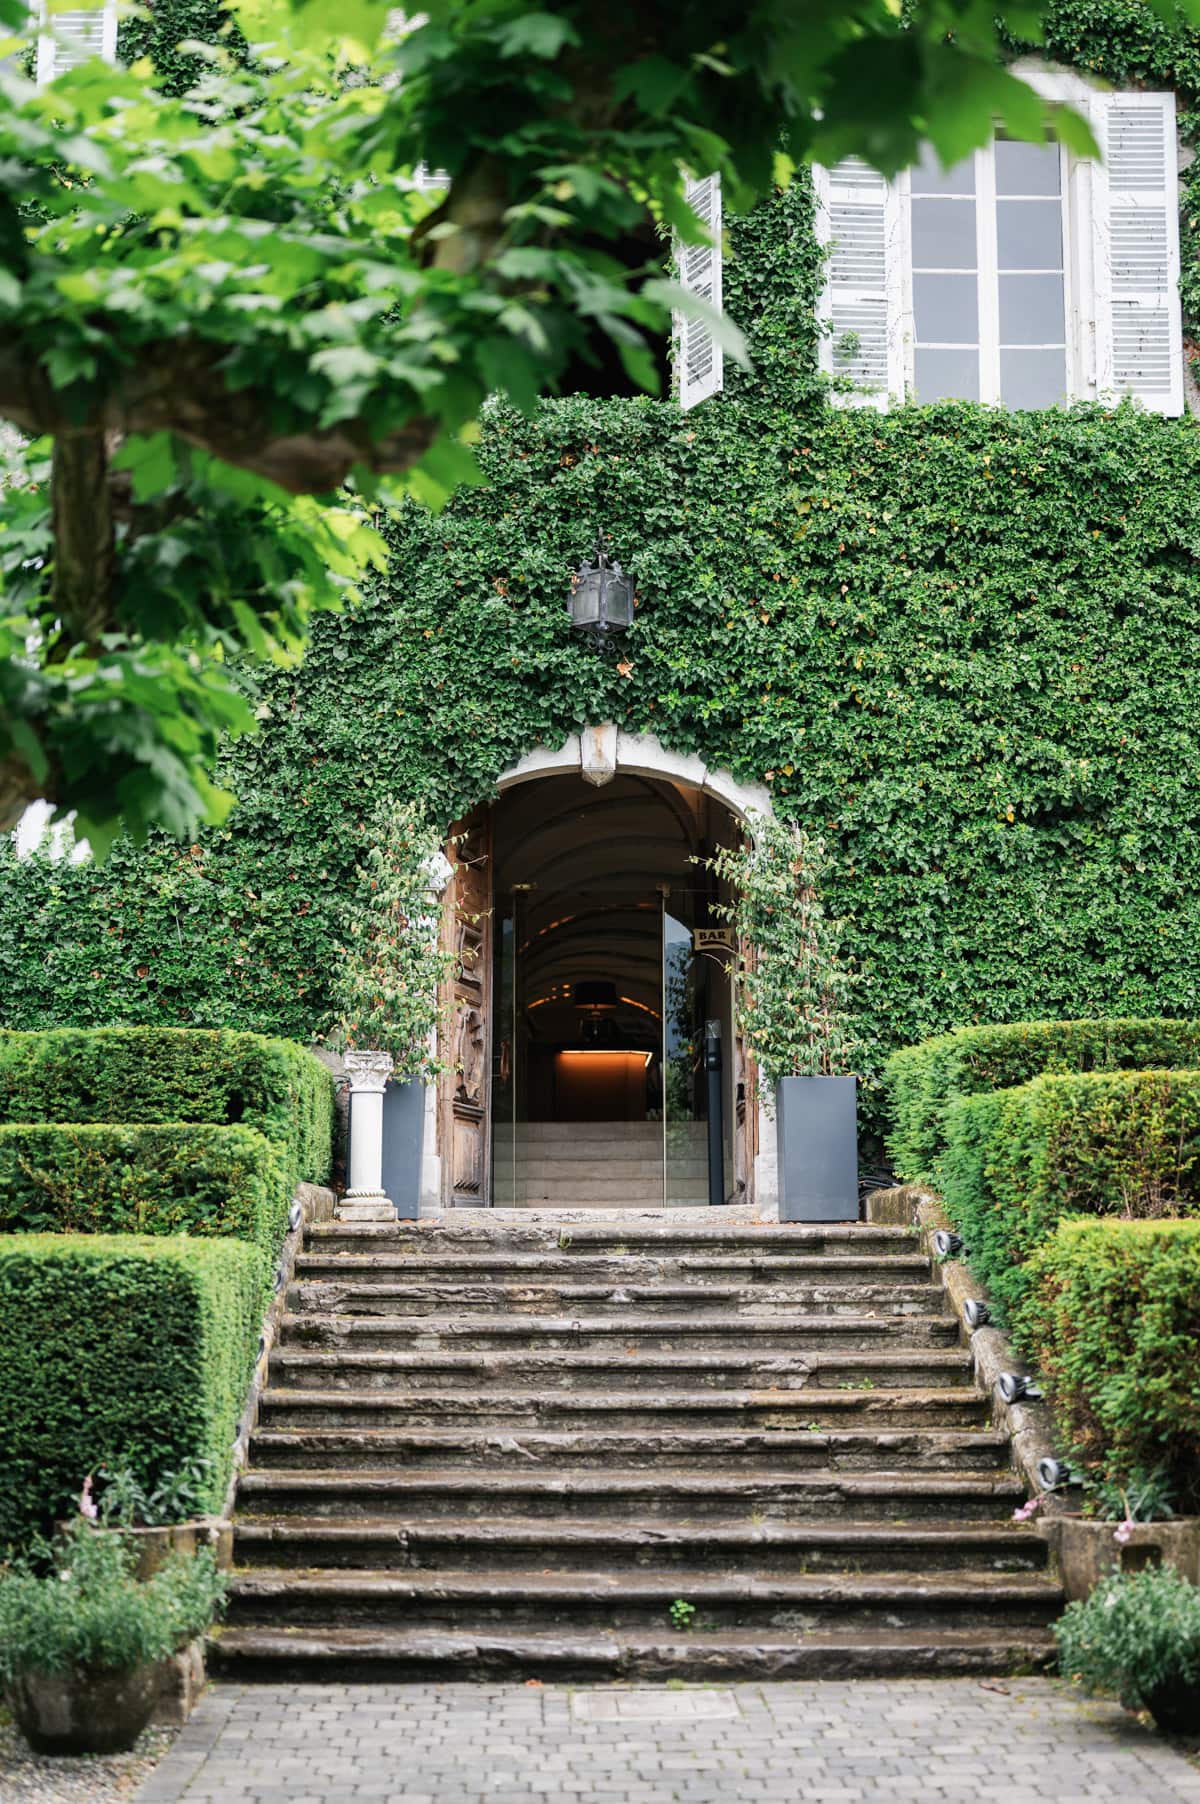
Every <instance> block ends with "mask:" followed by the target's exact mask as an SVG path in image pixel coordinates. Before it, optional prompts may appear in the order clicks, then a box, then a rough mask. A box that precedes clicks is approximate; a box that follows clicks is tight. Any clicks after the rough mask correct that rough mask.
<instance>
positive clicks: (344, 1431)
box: [250, 1427, 1009, 1483]
mask: <svg viewBox="0 0 1200 1804" xmlns="http://www.w3.org/2000/svg"><path fill="white" fill-rule="evenodd" d="M1008 1448H1009V1443H1008V1437H1007V1435H1004V1434H999V1433H997V1432H996V1431H995V1430H993V1429H985V1428H976V1429H970V1428H966V1429H964V1428H943V1429H937V1428H935V1429H918V1428H912V1429H908V1430H903V1429H901V1430H892V1431H886V1430H879V1429H839V1430H835V1431H833V1432H830V1431H828V1430H823V1429H819V1428H814V1429H811V1430H809V1429H785V1428H774V1429H771V1428H768V1429H749V1430H746V1429H739V1428H712V1429H705V1428H687V1429H675V1430H671V1429H660V1430H657V1431H656V1430H653V1429H649V1428H641V1429H629V1430H625V1431H623V1432H622V1431H621V1430H609V1431H605V1430H602V1429H595V1428H584V1429H578V1430H576V1431H574V1432H572V1431H570V1430H562V1429H559V1430H554V1429H549V1430H547V1429H542V1428H532V1429H529V1428H527V1429H515V1430H514V1429H504V1428H500V1429H496V1428H490V1429H489V1428H483V1429H471V1428H463V1427H455V1428H311V1429H307V1430H300V1429H286V1428H266V1429H259V1430H258V1432H257V1433H256V1434H255V1435H254V1437H253V1440H252V1442H251V1450H250V1457H251V1460H252V1462H253V1464H254V1465H255V1467H256V1468H258V1469H260V1470H261V1469H266V1468H271V1469H275V1470H281V1469H285V1468H286V1469H287V1470H303V1469H306V1468H314V1469H316V1470H319V1471H328V1472H332V1471H351V1472H374V1471H377V1470H380V1469H381V1468H382V1469H385V1470H396V1469H403V1470H404V1471H405V1472H415V1471H420V1470H423V1469H424V1468H426V1467H428V1466H437V1467H447V1468H454V1469H455V1470H458V1469H459V1468H462V1467H469V1468H472V1469H474V1470H476V1471H477V1472H478V1473H479V1474H480V1476H481V1477H488V1476H490V1475H491V1474H492V1473H493V1472H497V1471H507V1472H512V1471H514V1470H520V1468H521V1466H522V1464H523V1463H527V1462H533V1463H536V1465H537V1466H538V1468H539V1469H540V1470H542V1471H545V1472H553V1471H556V1470H558V1469H559V1468H560V1467H562V1466H568V1467H571V1468H573V1469H575V1470H591V1469H601V1470H604V1471H608V1470H611V1469H612V1468H613V1467H618V1466H619V1467H621V1468H623V1469H624V1470H627V1471H636V1470H640V1469H641V1468H643V1467H650V1468H653V1469H654V1470H660V1469H661V1468H662V1467H663V1466H669V1467H676V1468H681V1469H687V1468H691V1469H693V1470H695V1471H696V1472H697V1473H700V1472H738V1473H741V1474H742V1476H743V1478H744V1479H745V1480H746V1481H747V1482H748V1483H752V1482H753V1479H754V1475H755V1474H756V1473H759V1472H765V1473H778V1472H800V1471H808V1470H814V1471H829V1472H877V1471H881V1470H882V1471H899V1470H901V1469H902V1470H904V1471H906V1472H910V1473H918V1472H954V1471H974V1472H978V1471H980V1470H982V1469H985V1468H986V1469H989V1470H991V1469H999V1468H1001V1467H1004V1468H1005V1469H1007V1468H1008V1465H1009V1460H1008Z"/></svg>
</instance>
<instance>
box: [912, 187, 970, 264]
mask: <svg viewBox="0 0 1200 1804" xmlns="http://www.w3.org/2000/svg"><path fill="white" fill-rule="evenodd" d="M912 240H913V268H914V269H974V267H975V203H974V201H969V200H914V201H913V204H912Z"/></svg>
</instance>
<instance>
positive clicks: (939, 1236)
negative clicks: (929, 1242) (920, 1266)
mask: <svg viewBox="0 0 1200 1804" xmlns="http://www.w3.org/2000/svg"><path fill="white" fill-rule="evenodd" d="M933 1250H934V1252H935V1253H936V1254H937V1256H938V1258H939V1259H955V1258H957V1257H958V1255H959V1253H962V1252H965V1250H966V1249H965V1248H964V1246H963V1243H962V1235H961V1234H952V1233H951V1232H950V1229H949V1228H939V1229H938V1231H937V1233H936V1234H935V1235H934V1237H933Z"/></svg>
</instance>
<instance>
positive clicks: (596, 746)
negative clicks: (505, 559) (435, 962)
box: [423, 722, 776, 1215]
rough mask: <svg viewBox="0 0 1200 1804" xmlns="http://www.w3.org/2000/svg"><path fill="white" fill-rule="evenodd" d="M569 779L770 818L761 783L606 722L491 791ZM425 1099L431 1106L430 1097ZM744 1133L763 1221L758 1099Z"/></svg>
mask: <svg viewBox="0 0 1200 1804" xmlns="http://www.w3.org/2000/svg"><path fill="white" fill-rule="evenodd" d="M571 775H575V776H578V777H582V778H583V779H584V780H585V781H586V782H588V783H589V784H591V785H593V786H594V787H595V788H597V789H599V788H604V787H605V786H606V785H608V784H609V783H611V782H612V781H613V779H614V778H616V777H618V776H623V777H638V778H642V779H648V780H650V781H651V782H655V781H657V782H658V783H662V784H664V785H671V784H675V785H679V786H681V787H682V788H684V789H687V790H691V791H693V792H698V793H699V794H700V795H703V796H705V797H708V798H710V799H711V800H713V801H715V802H717V803H720V804H721V805H722V806H723V808H724V809H726V810H728V812H729V813H730V814H731V815H733V816H734V817H735V818H736V819H737V820H738V821H739V822H741V823H743V824H744V825H745V826H746V827H747V828H748V830H750V831H751V832H752V831H753V823H754V818H755V816H756V815H761V816H770V815H771V814H772V813H773V807H772V800H771V796H770V793H769V791H768V790H767V789H766V788H765V787H763V786H762V785H757V784H745V783H741V782H739V781H738V780H737V779H736V778H735V777H734V776H733V775H732V773H731V772H730V771H728V770H726V769H723V768H720V767H714V766H710V765H709V764H707V763H706V762H705V760H704V759H703V758H701V757H699V756H698V755H696V754H694V753H692V754H680V753H676V752H673V751H671V750H669V749H668V748H667V747H666V746H664V745H663V744H662V743H661V742H660V741H659V740H658V739H657V738H656V737H655V736H654V735H653V734H649V733H628V732H626V731H624V730H623V729H622V728H620V727H618V726H617V725H616V724H615V723H612V722H606V723H602V724H600V725H597V726H589V727H585V728H584V729H582V731H581V732H579V733H577V734H571V735H570V736H569V737H568V738H567V739H566V740H565V741H564V742H563V744H561V745H560V746H557V747H551V746H545V745H543V746H537V747H535V748H534V749H533V750H532V751H531V752H529V753H527V754H526V755H525V756H524V757H522V758H520V759H519V760H517V761H516V762H515V763H513V764H512V765H510V766H509V767H508V768H507V769H506V770H505V771H503V772H502V773H501V774H500V775H499V777H498V778H497V782H496V788H497V791H498V792H499V794H500V795H501V796H503V795H504V794H505V793H506V792H509V791H511V790H513V789H514V788H516V787H518V786H521V785H525V784H528V783H533V782H536V781H538V780H539V779H544V778H554V777H565V776H571ZM448 901H451V899H450V898H448ZM429 1100H430V1104H431V1105H432V1101H433V1099H432V1096H431V1097H430V1099H429ZM448 1126H449V1124H448V1123H447V1122H443V1125H442V1129H441V1133H440V1135H438V1138H439V1139H440V1138H444V1137H445V1133H446V1131H447V1127H448ZM427 1130H428V1131H427V1137H426V1146H427V1149H428V1148H430V1147H431V1146H432V1145H433V1143H434V1140H435V1134H436V1132H437V1130H436V1129H435V1124H434V1121H433V1119H430V1120H429V1121H428V1123H427ZM451 1131H453V1130H452V1129H451ZM751 1131H752V1133H753V1142H752V1144H753V1146H754V1148H755V1153H756V1156H755V1158H754V1162H753V1186H754V1195H755V1201H756V1206H757V1208H758V1211H759V1213H760V1214H767V1215H770V1214H773V1213H774V1207H775V1201H776V1173H775V1147H774V1137H775V1136H774V1121H773V1120H772V1119H771V1118H770V1117H768V1115H767V1113H766V1111H765V1109H764V1108H763V1103H762V1096H761V1093H760V1094H759V1096H758V1097H757V1100H756V1107H755V1110H754V1119H753V1126H752V1130H751ZM749 1150H750V1149H749V1148H747V1151H749ZM437 1164H440V1161H437V1160H435V1162H434V1166H435V1167H436V1165H437ZM747 1175H749V1173H748V1174H747ZM436 1185H437V1172H436V1169H435V1168H431V1169H430V1171H429V1177H428V1183H427V1188H426V1186H423V1188H426V1195H427V1206H432V1205H433V1204H434V1201H435V1197H434V1195H433V1194H430V1193H431V1192H434V1191H435V1187H436Z"/></svg>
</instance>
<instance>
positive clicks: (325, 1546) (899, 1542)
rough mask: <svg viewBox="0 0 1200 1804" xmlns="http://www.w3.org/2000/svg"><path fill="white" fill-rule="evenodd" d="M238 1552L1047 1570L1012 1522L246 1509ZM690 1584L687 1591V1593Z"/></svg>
mask: <svg viewBox="0 0 1200 1804" xmlns="http://www.w3.org/2000/svg"><path fill="white" fill-rule="evenodd" d="M234 1557H235V1559H236V1561H237V1564H238V1566H239V1567H240V1568H242V1569H247V1568H249V1567H252V1566H253V1567H257V1566H260V1565H261V1566H272V1567H291V1568H301V1569H317V1568H322V1569H327V1570H328V1569H341V1570H345V1569H356V1568H373V1569H376V1570H379V1569H385V1568H386V1569H388V1570H399V1571H408V1570H412V1569H417V1570H422V1569H424V1568H428V1567H435V1568H439V1569H441V1570H443V1571H446V1570H454V1571H459V1570H475V1569H478V1568H484V1569H488V1570H496V1569H500V1568H503V1569H505V1570H508V1569H510V1568H513V1567H518V1568H525V1567H533V1568H534V1570H535V1571H544V1570H547V1569H549V1570H551V1571H555V1572H568V1571H580V1570H582V1571H603V1570H605V1569H606V1568H608V1567H617V1566H622V1567H625V1568H628V1567H630V1566H632V1567H634V1568H635V1569H641V1568H642V1567H651V1568H654V1569H655V1570H660V1569H662V1568H664V1567H670V1568H671V1570H673V1571H676V1572H678V1573H679V1575H680V1576H679V1579H678V1581H677V1582H678V1583H679V1584H680V1585H681V1586H684V1585H686V1584H688V1583H689V1582H690V1575H691V1574H693V1573H703V1572H709V1571H712V1570H713V1569H715V1570H717V1571H718V1572H720V1573H729V1572H734V1573H741V1572H744V1571H746V1570H748V1569H749V1568H751V1567H767V1568H769V1569H770V1570H771V1571H772V1572H777V1573H791V1572H808V1571H817V1572H824V1573H839V1574H842V1573H844V1572H845V1571H846V1570H847V1569H848V1570H850V1571H852V1572H855V1573H859V1572H898V1571H903V1570H905V1569H907V1570H909V1571H912V1572H917V1573H926V1574H932V1573H935V1572H951V1571H959V1570H961V1569H963V1568H964V1567H966V1568H971V1569H974V1570H977V1571H981V1572H983V1571H987V1572H991V1573H1019V1572H1026V1573H1027V1572H1043V1571H1045V1570H1046V1567H1047V1564H1048V1555H1047V1546H1046V1541H1045V1539H1044V1537H1043V1536H1041V1535H1040V1534H1038V1533H1037V1531H1036V1530H1035V1529H1032V1528H1029V1527H1025V1526H1023V1525H1020V1524H1017V1523H1013V1522H1011V1521H1009V1522H1005V1523H1002V1524H993V1523H963V1522H958V1521H946V1520H927V1521H925V1522H921V1523H903V1524H901V1523H893V1522H856V1521H851V1520H847V1519H845V1518H839V1519H838V1520H837V1521H835V1522H822V1521H820V1520H812V1521H807V1522H759V1523H750V1522H744V1521H743V1522H722V1521H709V1522H702V1523H694V1522H671V1523H669V1524H667V1525H666V1526H665V1528H664V1525H663V1524H661V1523H644V1522H639V1521H630V1522H604V1521H594V1520H593V1521H588V1520H586V1519H585V1520H583V1521H572V1520H570V1519H558V1518H555V1517H543V1516H537V1517H531V1518H521V1517H508V1518H506V1519H504V1520H502V1521H496V1522H492V1521H487V1520H473V1519H470V1518H466V1519H462V1518H455V1517H453V1516H446V1517H406V1518H405V1519H404V1521H402V1522H400V1521H397V1520H395V1519H392V1520H379V1519H372V1518H370V1517H359V1518H357V1519H355V1520H353V1521H340V1520H338V1519H336V1518H326V1517H320V1516H315V1517H305V1516H298V1515H295V1516H262V1517H258V1518H255V1517H242V1518H240V1519H239V1521H238V1522H237V1524H236V1529H235V1542H234ZM684 1594H685V1595H686V1592H685V1593H684Z"/></svg>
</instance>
